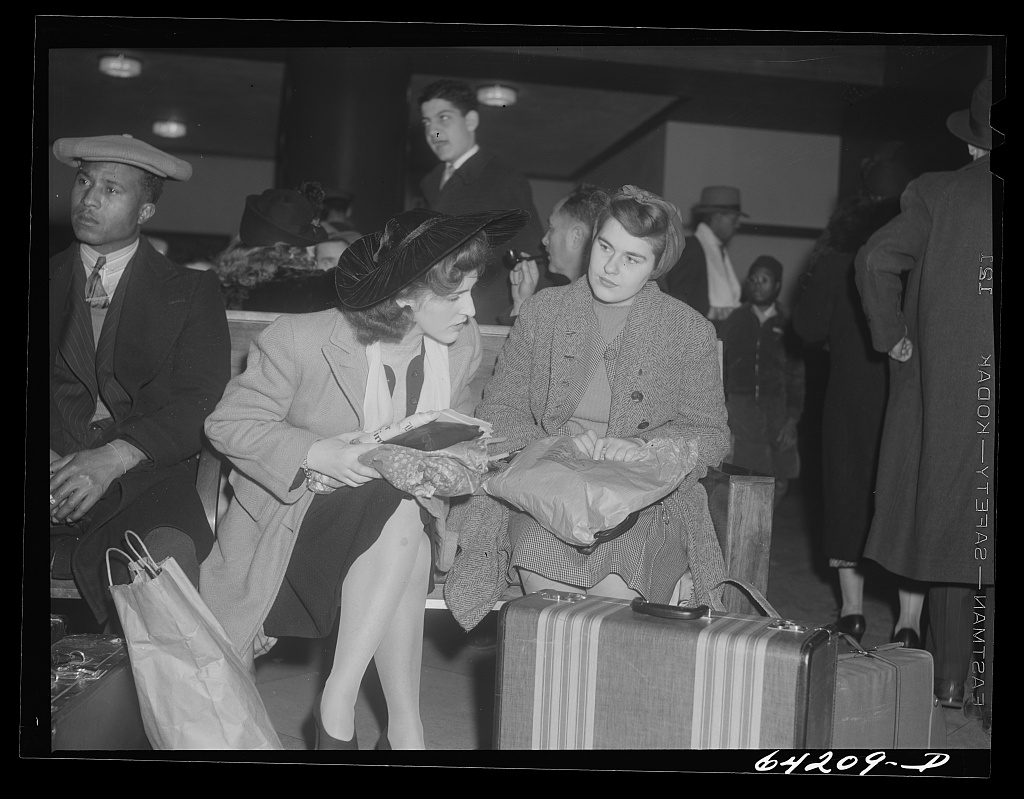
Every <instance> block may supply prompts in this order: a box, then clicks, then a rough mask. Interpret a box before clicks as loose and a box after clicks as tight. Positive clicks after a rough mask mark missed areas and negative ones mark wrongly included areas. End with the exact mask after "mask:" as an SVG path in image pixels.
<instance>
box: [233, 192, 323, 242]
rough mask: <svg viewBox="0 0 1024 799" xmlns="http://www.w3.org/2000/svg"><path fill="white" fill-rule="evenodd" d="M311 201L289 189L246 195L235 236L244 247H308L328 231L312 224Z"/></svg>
mask: <svg viewBox="0 0 1024 799" xmlns="http://www.w3.org/2000/svg"><path fill="white" fill-rule="evenodd" d="M315 218H316V211H315V209H314V208H313V203H311V202H310V201H309V199H308V198H307V197H306V196H305V195H304V194H302V193H301V192H298V191H294V190H292V189H267V190H266V191H264V192H263V193H262V194H250V195H249V196H248V197H246V198H245V211H244V212H243V213H242V223H241V225H239V229H238V237H239V238H240V239H241V240H242V244H244V245H245V246H246V247H272V246H273V245H275V244H277V243H278V242H280V243H282V244H290V245H291V246H293V247H309V246H310V245H312V244H319V243H320V242H321V241H324V240H326V239H327V231H326V230H324V229H323V228H322V227H320V226H319V225H315V224H313V222H314V219H315Z"/></svg>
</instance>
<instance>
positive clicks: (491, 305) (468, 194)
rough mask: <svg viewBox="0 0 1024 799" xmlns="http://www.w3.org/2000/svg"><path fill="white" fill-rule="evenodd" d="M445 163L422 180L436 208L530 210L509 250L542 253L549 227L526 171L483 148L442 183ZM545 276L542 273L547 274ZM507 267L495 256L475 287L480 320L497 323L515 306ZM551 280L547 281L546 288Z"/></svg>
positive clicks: (462, 211)
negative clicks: (542, 218)
mask: <svg viewBox="0 0 1024 799" xmlns="http://www.w3.org/2000/svg"><path fill="white" fill-rule="evenodd" d="M443 173H444V164H442V163H440V162H438V164H437V166H435V167H434V169H432V170H431V171H430V172H429V173H428V174H427V176H426V177H425V178H423V180H422V181H421V182H420V190H421V191H422V192H423V198H424V199H425V200H426V202H427V207H428V208H430V209H431V210H433V211H441V212H442V213H445V214H453V215H457V214H469V213H475V212H477V211H494V210H504V209H510V208H518V209H520V210H523V211H526V212H527V213H528V214H529V215H530V221H529V222H527V223H526V226H525V227H524V228H523V229H522V230H520V231H519V232H518V233H517V234H516V236H515V238H513V239H512V240H511V241H509V243H508V245H507V247H508V249H511V250H515V251H516V252H528V253H531V254H537V253H538V252H540V246H541V239H542V238H543V237H544V226H543V224H542V222H541V218H540V215H539V214H538V213H537V208H536V207H535V206H534V204H533V192H532V191H531V189H530V184H529V182H528V181H527V179H526V178H525V177H524V176H523V175H522V173H520V172H518V171H517V170H515V169H513V168H512V167H511V166H509V165H508V164H505V163H503V162H501V161H499V160H498V159H497V158H495V157H494V156H493V155H492V154H491V153H489V152H487V151H486V150H485V149H482V148H481V150H480V151H479V152H477V153H476V154H475V155H474V156H473V157H472V158H470V159H469V160H467V161H466V163H464V164H463V165H462V166H460V167H459V168H458V169H456V170H455V172H454V174H453V175H452V176H451V178H449V180H448V182H447V183H445V184H444V188H443V189H442V188H440V184H441V175H442V174H443ZM542 278H543V276H542ZM510 285H511V284H510V282H509V276H508V271H507V270H505V269H504V268H503V267H502V266H501V264H500V263H499V261H498V259H497V257H496V258H495V259H494V263H493V264H492V267H491V269H490V270H489V274H487V275H485V276H484V278H483V279H482V280H481V281H480V282H478V283H477V284H476V285H475V286H474V287H473V301H474V303H475V304H476V321H477V322H478V323H479V324H481V325H494V324H498V323H499V322H498V317H500V316H504V315H507V314H508V312H509V309H510V308H511V307H512V295H511V289H510ZM546 285H548V283H547V282H546V281H542V284H541V286H540V287H541V288H543V287H544V286H546Z"/></svg>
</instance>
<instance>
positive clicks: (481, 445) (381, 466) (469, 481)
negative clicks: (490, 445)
mask: <svg viewBox="0 0 1024 799" xmlns="http://www.w3.org/2000/svg"><path fill="white" fill-rule="evenodd" d="M359 462H360V463H362V464H364V465H366V466H372V467H373V468H374V469H376V470H377V471H378V472H380V474H381V476H382V477H383V478H384V479H385V480H387V481H388V482H389V483H391V485H393V486H395V488H399V489H401V490H402V491H405V492H406V493H407V494H411V495H412V496H414V497H421V498H429V497H434V496H437V497H457V496H462V495H463V494H472V493H473V492H474V491H476V490H477V489H478V488H479V487H480V484H481V482H483V478H484V476H485V475H486V474H487V441H486V440H485V439H483V438H476V439H473V440H471V441H460V442H458V443H456V444H452V445H451V446H448V447H445V448H444V449H438V450H433V451H423V450H419V449H413V448H412V447H404V446H400V445H398V444H391V443H388V444H381V445H380V446H379V447H377V448H375V449H372V450H370V451H369V452H367V453H364V454H363V455H361V456H360V457H359Z"/></svg>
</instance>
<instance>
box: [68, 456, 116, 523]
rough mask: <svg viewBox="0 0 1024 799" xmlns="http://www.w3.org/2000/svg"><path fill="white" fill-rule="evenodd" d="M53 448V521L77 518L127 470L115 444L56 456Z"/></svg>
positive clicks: (75, 520) (69, 520) (86, 511)
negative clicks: (114, 446) (115, 448)
mask: <svg viewBox="0 0 1024 799" xmlns="http://www.w3.org/2000/svg"><path fill="white" fill-rule="evenodd" d="M54 455H56V453H55V452H54V451H53V450H52V449H51V450H50V523H51V524H64V523H71V522H77V521H78V520H79V519H81V518H82V517H83V516H84V515H85V514H86V513H88V512H89V510H90V509H91V508H92V506H93V505H95V504H96V503H97V502H98V501H99V499H100V497H102V496H103V495H104V494H105V493H107V489H108V488H110V484H111V483H113V482H114V480H116V479H117V478H118V477H120V476H121V475H122V474H124V472H125V465H124V462H123V461H122V459H121V458H119V457H118V453H117V452H116V451H115V450H114V448H113V447H109V446H103V447H100V448H99V449H86V450H82V451H81V452H75V453H72V454H71V455H65V456H63V457H60V456H58V457H57V458H54Z"/></svg>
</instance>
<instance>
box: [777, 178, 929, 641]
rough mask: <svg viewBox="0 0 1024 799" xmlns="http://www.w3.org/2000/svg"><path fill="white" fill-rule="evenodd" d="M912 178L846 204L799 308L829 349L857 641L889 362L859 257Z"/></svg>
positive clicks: (834, 554)
mask: <svg viewBox="0 0 1024 799" xmlns="http://www.w3.org/2000/svg"><path fill="white" fill-rule="evenodd" d="M869 176H870V175H869ZM907 179H909V173H907V175H906V179H902V180H900V181H898V183H897V184H896V185H893V186H892V188H891V189H888V190H887V189H885V188H876V190H878V191H883V192H884V193H885V194H887V195H889V196H885V197H882V196H879V195H877V194H867V193H862V194H857V195H855V196H853V197H850V198H848V199H847V200H844V201H843V202H841V203H840V204H839V206H838V207H837V208H836V210H835V211H834V212H833V214H832V218H831V219H830V220H829V223H828V227H827V228H826V229H825V232H824V234H823V235H822V237H821V238H820V239H819V240H818V242H817V244H816V245H815V247H814V251H813V252H812V253H811V260H810V266H809V267H808V270H807V272H806V273H805V274H804V276H803V279H802V291H801V294H800V297H799V300H798V302H797V303H796V305H795V306H794V308H793V328H794V329H795V330H796V332H797V334H798V335H799V336H800V337H801V338H802V339H803V340H804V341H805V342H806V343H808V344H825V345H827V347H828V351H829V377H828V388H827V389H826V392H825V408H824V412H823V420H822V450H823V452H822V462H823V466H824V469H823V471H824V479H823V483H824V519H823V531H822V549H823V551H824V553H825V555H826V556H827V557H828V563H829V566H830V567H832V568H834V569H836V570H837V571H838V575H839V591H840V595H841V597H842V607H841V608H840V611H839V622H838V627H839V629H840V630H841V631H843V632H846V633H849V634H851V635H853V636H854V637H855V638H857V640H860V638H861V636H863V635H864V631H865V629H866V620H865V618H864V609H863V600H864V572H863V571H862V569H861V564H860V561H861V556H862V555H863V553H864V541H865V540H866V538H867V534H868V528H869V527H870V525H871V515H872V513H873V510H874V491H875V475H876V473H877V470H878V448H879V445H880V443H881V437H882V420H883V418H884V416H885V401H886V396H887V394H888V386H889V373H888V368H889V367H888V364H887V359H886V357H885V355H884V354H882V353H878V352H875V351H874V349H873V348H872V346H871V333H870V331H869V330H868V324H867V319H866V317H865V316H864V311H863V309H862V308H861V303H860V294H858V293H857V286H856V284H855V282H854V273H853V260H854V256H855V255H856V254H857V250H859V249H860V247H861V246H862V245H863V244H864V242H866V241H867V240H868V237H869V236H870V235H871V234H872V233H874V232H875V231H876V230H877V229H878V228H880V227H881V226H882V225H884V224H885V223H886V222H888V221H889V220H890V219H892V218H893V217H894V216H895V215H896V214H897V213H899V210H900V209H899V193H900V192H901V191H902V189H903V187H904V186H906V183H907Z"/></svg>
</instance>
